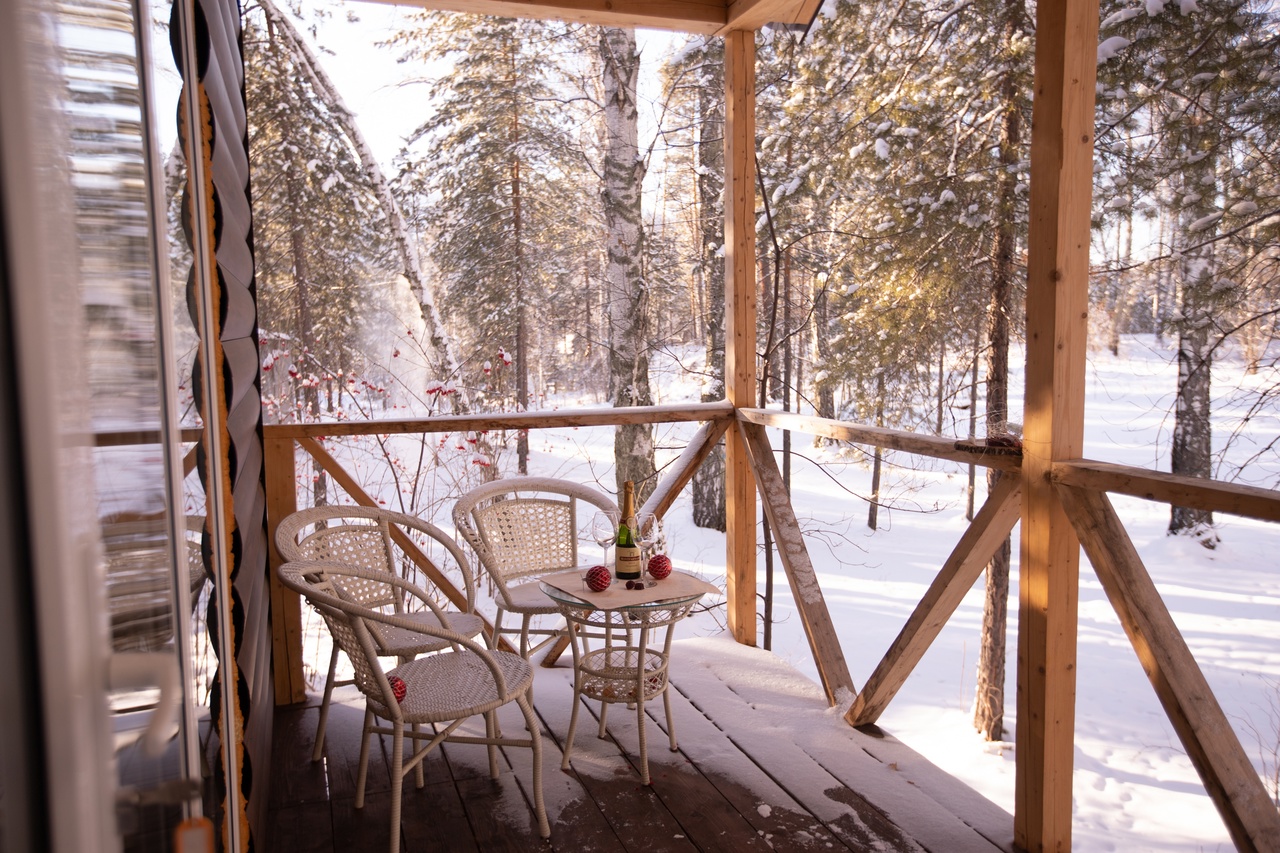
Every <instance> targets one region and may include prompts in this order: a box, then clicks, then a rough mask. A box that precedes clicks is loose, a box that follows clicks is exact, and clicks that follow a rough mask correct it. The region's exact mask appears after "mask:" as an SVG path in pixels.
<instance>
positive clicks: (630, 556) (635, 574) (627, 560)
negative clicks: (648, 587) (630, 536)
mask: <svg viewBox="0 0 1280 853" xmlns="http://www.w3.org/2000/svg"><path fill="white" fill-rule="evenodd" d="M614 561H615V565H614V567H613V574H614V576H615V577H617V578H618V579H619V580H624V581H634V580H639V579H640V549H639V548H637V547H636V546H635V545H618V546H616V547H615V548H614Z"/></svg>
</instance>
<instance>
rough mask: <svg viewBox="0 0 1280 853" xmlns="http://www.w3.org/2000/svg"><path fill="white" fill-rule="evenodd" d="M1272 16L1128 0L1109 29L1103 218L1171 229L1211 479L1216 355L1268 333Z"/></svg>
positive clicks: (1189, 390)
mask: <svg viewBox="0 0 1280 853" xmlns="http://www.w3.org/2000/svg"><path fill="white" fill-rule="evenodd" d="M1273 15H1274V13H1273V12H1272V11H1271V10H1270V9H1269V8H1268V7H1266V6H1264V5H1262V4H1258V3H1254V2H1251V0H1205V2H1196V0H1185V2H1182V3H1180V4H1179V7H1178V9H1177V10H1176V11H1175V10H1174V9H1173V8H1167V7H1166V4H1165V3H1164V2H1161V0H1151V2H1147V3H1143V4H1129V3H1124V4H1117V6H1116V7H1115V8H1114V9H1113V10H1112V11H1111V13H1110V14H1108V15H1107V16H1106V18H1105V19H1104V20H1103V22H1102V32H1101V36H1102V39H1103V40H1102V43H1101V45H1100V47H1099V60H1100V62H1101V63H1102V66H1101V68H1100V73H1099V91H1100V98H1099V106H1098V111H1099V134H1098V150H1099V152H1100V159H1101V160H1102V162H1103V163H1104V164H1105V165H1106V166H1107V169H1106V174H1107V175H1108V177H1109V180H1108V181H1107V182H1105V183H1104V187H1103V189H1104V192H1103V193H1101V194H1100V198H1099V215H1098V219H1099V220H1100V221H1101V223H1102V224H1106V223H1107V222H1108V221H1114V220H1115V219H1116V218H1118V217H1122V216H1127V217H1132V216H1133V214H1134V211H1143V210H1145V211H1149V212H1150V213H1151V214H1153V215H1155V216H1159V217H1162V218H1164V219H1165V220H1166V221H1167V223H1168V228H1167V233H1168V235H1169V243H1170V245H1169V248H1168V259H1169V263H1168V267H1169V270H1170V272H1171V275H1172V279H1173V281H1174V284H1175V291H1174V298H1175V302H1176V314H1174V315H1173V316H1172V317H1171V319H1170V323H1169V325H1170V328H1171V331H1173V332H1175V333H1176V334H1177V339H1178V346H1177V361H1178V385H1177V388H1176V401H1175V407H1174V426H1173V436H1172V439H1173V445H1172V453H1171V463H1172V470H1173V472H1174V473H1178V474H1186V475H1191V476H1197V477H1209V476H1211V475H1212V472H1213V459H1214V455H1213V446H1212V445H1213V439H1212V434H1211V428H1210V422H1211V421H1210V419H1211V414H1212V406H1213V392H1212V387H1211V375H1212V370H1213V362H1214V358H1215V353H1217V352H1218V351H1219V350H1220V349H1221V347H1222V345H1223V343H1224V342H1225V340H1226V339H1227V338H1228V337H1230V336H1231V335H1233V334H1236V333H1237V332H1238V331H1240V330H1243V329H1247V328H1250V327H1253V326H1255V317H1256V316H1257V314H1258V312H1257V310H1256V306H1257V305H1258V303H1257V300H1256V298H1255V297H1256V295H1257V294H1258V293H1259V290H1261V292H1263V293H1265V292H1267V283H1268V277H1267V276H1266V275H1263V276H1262V277H1261V278H1252V277H1251V276H1248V275H1246V274H1245V271H1246V270H1250V269H1256V266H1255V264H1256V261H1257V259H1258V258H1259V257H1260V256H1261V253H1263V252H1265V251H1266V249H1265V237H1264V238H1263V243H1261V244H1260V242H1259V241H1258V239H1257V238H1258V237H1259V236H1262V235H1260V234H1259V233H1258V232H1257V231H1255V230H1253V228H1252V226H1253V225H1255V224H1257V223H1259V222H1260V221H1262V220H1263V218H1264V216H1265V214H1263V215H1259V211H1260V210H1261V211H1265V210H1266V209H1267V207H1268V206H1270V208H1271V209H1272V210H1274V209H1275V208H1276V199H1277V196H1276V194H1275V193H1276V181H1275V177H1276V174H1277V167H1278V166H1280V164H1278V163H1277V161H1276V159H1275V157H1274V139H1275V136H1276V129H1277V127H1280V99H1277V96H1276V86H1275V83H1276V80H1277V79H1280V75H1277V74H1276V71H1275V69H1276V66H1277V61H1278V60H1280V40H1277V39H1276V37H1275V33H1274V17H1273ZM1125 260H1126V262H1127V261H1128V259H1127V258H1126V259H1125ZM1264 310H1265V309H1264ZM1257 319H1263V318H1261V317H1258V318H1257ZM1212 523H1213V518H1212V514H1211V513H1209V512H1208V511H1205V510H1198V509H1192V508H1186V507H1173V508H1172V511H1171V514H1170V522H1169V532H1170V533H1181V534H1186V535H1191V536H1195V537H1197V538H1199V539H1200V541H1201V542H1202V543H1203V544H1205V545H1206V546H1208V547H1213V546H1214V545H1215V544H1216V543H1217V534H1216V533H1214V532H1213V529H1212Z"/></svg>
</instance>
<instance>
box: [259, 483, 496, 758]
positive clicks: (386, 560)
mask: <svg viewBox="0 0 1280 853" xmlns="http://www.w3.org/2000/svg"><path fill="white" fill-rule="evenodd" d="M393 528H400V530H401V532H402V533H405V534H406V535H408V534H409V533H411V532H416V533H417V534H420V535H421V536H424V537H427V538H428V539H432V540H435V541H436V542H438V543H439V544H440V545H441V546H443V547H444V549H445V552H446V553H447V554H448V555H449V557H450V558H451V559H452V560H453V562H455V563H456V564H457V570H458V571H459V572H460V573H461V576H462V583H463V586H464V587H465V593H466V608H465V610H463V611H458V610H450V611H446V612H448V614H449V619H448V624H447V625H446V626H444V627H447V628H449V629H450V630H452V631H453V632H455V633H458V634H461V635H463V636H464V637H474V636H476V635H477V634H480V633H481V632H482V631H483V630H484V620H483V619H482V618H481V617H480V616H479V615H477V614H476V612H475V600H476V593H475V578H474V576H473V572H472V569H471V563H470V561H469V560H468V559H467V557H466V555H465V554H464V553H463V551H462V548H461V547H459V545H458V543H457V542H455V541H454V540H453V538H452V537H451V536H449V534H447V533H445V532H444V531H443V530H441V529H440V528H438V527H436V526H435V525H434V524H429V523H427V522H425V521H422V520H421V519H418V518H415V517H413V516H411V515H405V514H404V513H399V512H393V511H391V510H385V509H376V508H373V507H360V506H318V507H312V508H310V509H303V510H299V511H297V512H295V513H293V514H292V515H290V516H288V517H287V518H285V519H284V520H283V521H281V522H280V525H279V527H277V528H276V547H277V548H279V550H280V556H281V557H282V558H283V562H286V563H289V562H295V561H304V560H305V561H316V560H326V561H333V562H339V563H342V564H343V565H346V566H352V567H357V568H362V569H367V570H369V571H371V572H374V573H375V575H374V577H375V578H377V579H378V581H377V582H375V581H363V582H361V583H360V584H358V585H354V586H352V588H351V590H350V592H351V594H352V595H353V596H354V600H355V602H356V603H357V604H360V605H361V606H363V607H367V608H370V609H375V610H377V609H381V610H387V609H390V611H391V612H393V613H396V614H401V615H403V616H404V617H405V619H406V620H407V621H406V622H404V623H403V624H401V625H399V626H392V625H384V624H376V625H373V626H371V627H370V630H371V632H372V634H373V638H374V642H375V644H376V645H377V649H378V654H380V655H383V656H384V657H394V658H398V659H399V661H400V663H406V662H407V661H410V660H412V659H413V658H414V657H416V656H417V655H420V654H425V653H427V652H434V651H438V650H440V649H443V648H446V647H448V645H449V644H448V643H447V642H445V641H442V640H441V639H440V638H438V637H436V636H433V635H429V634H424V633H422V632H421V631H419V630H418V628H414V629H410V628H408V627H406V626H407V625H409V624H413V625H416V626H418V627H419V628H439V627H441V622H440V620H439V618H438V616H437V615H436V613H435V612H434V611H433V609H424V608H421V607H412V606H406V605H412V604H413V603H414V601H413V600H412V599H410V598H406V596H405V595H404V594H396V593H395V591H394V589H393V587H392V586H390V585H388V584H386V583H382V582H381V580H382V578H384V577H388V576H389V577H399V576H400V574H401V573H402V572H404V573H407V572H408V566H407V560H408V558H407V557H405V556H404V555H403V550H402V549H401V548H400V546H398V545H396V543H395V540H394V537H393V536H392V529H393ZM398 562H399V564H400V565H399V571H398V570H397V563H398ZM439 568H442V569H443V568H444V567H443V566H440V567H439ZM415 597H416V596H415ZM339 653H340V649H339V644H338V643H337V642H335V643H334V644H333V653H332V654H331V655H330V656H329V674H328V676H327V677H326V678H325V683H324V698H323V699H322V700H321V702H320V721H319V723H318V724H317V725H316V745H315V749H314V751H313V752H312V755H311V759H312V760H313V761H319V760H320V756H321V754H322V751H323V749H324V733H325V727H326V726H327V725H328V720H329V702H330V699H331V698H332V696H333V688H334V687H335V686H337V682H336V681H335V674H336V672H337V667H338V655H339ZM345 683H350V682H345Z"/></svg>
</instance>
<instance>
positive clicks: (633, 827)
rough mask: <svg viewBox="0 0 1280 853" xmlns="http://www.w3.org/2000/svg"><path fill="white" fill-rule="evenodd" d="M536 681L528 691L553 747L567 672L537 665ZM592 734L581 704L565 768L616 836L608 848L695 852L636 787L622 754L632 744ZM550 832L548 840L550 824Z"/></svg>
mask: <svg viewBox="0 0 1280 853" xmlns="http://www.w3.org/2000/svg"><path fill="white" fill-rule="evenodd" d="M537 678H538V680H537V683H536V686H535V689H534V693H535V697H536V701H537V703H538V712H539V714H540V715H541V717H542V719H543V721H544V723H545V725H546V726H547V729H548V730H549V731H550V732H551V733H552V736H553V737H554V738H555V739H556V741H557V743H558V744H559V745H561V746H563V740H564V738H565V736H566V735H567V734H568V731H569V717H570V714H571V712H572V710H573V684H572V671H571V670H570V669H569V668H567V667H556V668H554V669H544V668H541V667H540V668H539V669H538V675H537ZM615 710H617V709H615ZM619 716H621V715H619ZM596 731H597V720H596V717H595V716H594V715H593V714H592V713H591V712H590V710H589V706H584V707H583V709H582V710H581V711H580V712H579V716H578V731H577V736H576V737H575V738H574V743H573V751H572V753H571V756H570V758H571V766H572V769H573V771H574V774H575V775H576V777H577V779H578V780H579V781H580V783H581V784H582V787H583V789H584V790H585V791H586V792H587V793H588V795H589V796H590V797H591V798H592V799H593V800H594V801H595V802H596V804H597V806H598V807H599V809H600V813H601V814H602V815H603V816H604V819H605V820H606V821H607V822H608V824H609V826H610V827H611V828H612V830H613V832H614V834H615V835H616V836H617V839H618V846H617V847H615V848H613V849H615V850H620V851H635V853H650V851H652V853H667V851H671V853H685V851H690V850H697V849H698V848H697V847H696V846H694V844H693V843H692V842H691V841H690V840H689V838H688V837H687V833H686V829H685V827H684V826H682V825H681V823H680V821H679V820H677V819H676V817H675V816H674V815H672V813H671V811H670V810H669V809H668V808H667V807H666V805H665V803H663V801H662V800H661V799H660V798H659V797H658V795H657V794H656V793H655V792H654V790H653V789H652V788H651V787H647V786H645V785H642V784H640V774H639V773H638V772H637V771H636V769H635V767H634V766H632V764H631V762H630V761H629V760H628V758H627V757H626V755H624V754H623V751H622V750H623V749H628V750H631V751H633V752H634V750H635V746H634V741H631V742H629V744H622V745H620V744H619V743H618V742H617V741H614V740H612V739H608V738H606V739H604V740H601V739H599V738H597V737H596ZM551 833H552V838H553V839H554V838H555V833H556V827H555V826H552V828H551Z"/></svg>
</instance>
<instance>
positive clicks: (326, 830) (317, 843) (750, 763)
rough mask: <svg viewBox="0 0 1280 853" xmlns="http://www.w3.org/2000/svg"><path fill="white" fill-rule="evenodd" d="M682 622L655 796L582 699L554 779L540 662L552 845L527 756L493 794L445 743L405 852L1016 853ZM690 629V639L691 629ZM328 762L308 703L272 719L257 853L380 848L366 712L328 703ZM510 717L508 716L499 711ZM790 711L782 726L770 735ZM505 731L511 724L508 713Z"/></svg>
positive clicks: (465, 753)
mask: <svg viewBox="0 0 1280 853" xmlns="http://www.w3.org/2000/svg"><path fill="white" fill-rule="evenodd" d="M695 623H696V620H692V621H691V622H689V623H686V624H685V625H682V626H681V631H680V634H679V636H680V637H681V638H682V639H679V640H677V641H676V645H675V648H674V651H673V654H672V669H673V676H672V693H671V697H672V701H673V713H674V716H675V720H676V722H675V726H676V734H677V737H678V739H679V743H680V751H679V752H678V753H671V752H670V751H669V750H668V748H667V742H666V738H665V737H664V735H663V732H664V731H665V725H666V719H665V716H664V715H663V713H662V709H661V707H660V706H655V707H653V708H651V709H650V710H649V715H648V716H649V719H648V731H649V761H650V767H651V770H652V774H653V784H652V785H651V786H649V787H647V788H646V787H645V786H643V785H641V784H640V776H639V771H638V770H637V767H636V763H637V761H638V759H637V756H636V755H635V749H636V746H635V745H636V720H635V717H634V715H633V714H631V713H628V712H627V711H626V710H625V709H624V708H622V707H621V706H619V707H618V708H614V709H613V710H612V711H611V712H610V715H609V737H608V738H607V739H606V740H598V739H597V738H596V737H595V723H596V720H597V718H596V717H595V716H594V714H595V713H598V709H599V706H598V705H597V704H596V703H590V702H589V703H586V706H585V708H584V714H583V717H582V719H581V721H580V725H579V734H578V736H577V738H575V743H574V752H573V766H572V769H571V770H570V771H561V770H560V756H561V751H560V746H561V744H562V743H563V739H564V736H565V732H566V731H567V730H568V725H569V713H570V710H571V708H572V704H571V703H572V699H573V692H572V677H571V675H572V668H571V662H570V660H569V657H568V655H565V656H564V657H563V658H562V659H561V660H560V662H559V663H558V664H557V665H556V666H555V667H554V668H551V669H548V668H544V667H535V670H536V676H535V689H534V699H535V704H536V706H537V712H538V715H539V718H540V720H541V723H542V727H543V749H544V755H543V773H544V775H543V780H544V781H543V785H544V790H545V795H546V801H547V812H548V817H549V819H550V821H551V839H550V841H548V842H544V841H543V840H542V839H541V838H539V837H538V833H537V826H536V824H535V822H534V819H533V813H532V811H531V809H530V807H529V806H528V802H527V795H528V789H527V786H528V785H529V783H530V779H531V775H530V770H529V762H530V753H529V751H528V750H527V749H512V750H507V751H506V752H505V756H504V759H505V760H504V762H503V765H502V767H503V769H502V774H501V776H500V778H499V779H498V781H497V782H491V781H490V780H489V778H488V769H487V763H486V760H485V756H484V751H483V748H482V747H479V746H468V745H461V746H459V745H446V746H445V747H444V751H443V752H442V753H437V754H433V755H432V756H431V757H430V758H429V759H428V761H427V762H426V765H425V767H426V785H425V787H424V788H423V789H422V790H417V789H414V788H413V787H412V785H411V784H408V780H406V787H405V794H404V811H403V818H402V824H401V828H402V839H403V840H402V845H403V848H404V849H406V850H413V851H419V850H424V851H430V850H441V851H450V853H455V851H467V850H485V851H489V850H513V851H515V850H538V849H545V850H573V851H579V850H601V851H614V850H618V851H627V850H635V851H645V853H657V851H690V850H724V851H729V850H732V851H735V853H736V851H750V850H760V851H764V850H796V851H799V850H824V851H845V850H849V851H862V850H893V851H935V853H965V851H973V853H981V852H982V851H986V853H994V851H1000V850H1006V851H1007V850H1011V849H1012V846H1011V845H1012V839H1013V818H1012V816H1011V815H1009V814H1008V813H1006V812H1004V811H1003V810H1002V809H1000V808H999V807H997V806H996V805H994V804H993V803H991V802H990V801H988V800H986V799H984V798H983V797H982V796H980V795H978V794H977V793H975V792H973V791H972V790H970V789H969V788H967V787H966V786H964V785H963V784H962V783H960V782H958V781H957V780H955V779H953V778H952V777H950V776H947V775H946V774H944V773H943V772H941V771H940V770H938V769H937V768H935V767H933V765H931V764H929V763H928V762H927V761H926V760H925V759H923V758H921V757H920V756H919V755H918V754H916V753H914V752H912V751H911V750H910V749H909V748H907V747H906V746H904V745H903V744H901V743H900V742H898V741H896V740H895V739H894V738H893V737H892V736H891V735H889V734H887V733H885V732H881V731H880V730H878V729H876V728H875V727H869V728H867V729H865V730H863V731H859V730H856V729H852V728H850V727H849V726H848V725H847V724H846V723H844V722H843V720H842V718H841V717H840V716H839V715H838V714H835V713H833V712H832V711H831V710H830V709H829V708H828V707H827V702H826V699H825V697H824V694H823V691H822V689H821V688H820V687H819V686H817V685H815V684H813V683H812V682H811V681H809V680H808V679H806V678H805V677H804V676H801V675H799V674H798V673H796V672H795V671H794V670H792V669H791V668H790V666H789V665H788V664H786V663H784V662H783V661H781V660H780V659H778V658H776V657H774V656H773V655H771V654H769V653H768V652H763V651H760V650H758V649H752V648H748V647H744V646H740V645H737V644H734V643H733V642H732V641H731V640H729V639H726V638H723V637H713V638H704V637H692V636H690V634H691V633H692V631H691V630H689V629H692V628H693V626H694V624H695ZM686 626H687V628H688V629H686ZM334 699H335V703H334V705H333V708H332V711H331V714H330V718H329V729H328V734H327V736H326V745H325V757H324V759H323V760H321V761H318V762H314V763H313V762H312V761H311V748H312V745H313V743H314V735H315V726H316V719H317V715H318V713H319V708H318V701H319V700H318V697H317V696H316V695H314V694H312V695H309V696H308V697H307V701H306V702H305V703H300V704H296V705H291V706H285V707H281V708H278V709H277V711H276V717H275V736H274V739H273V753H272V762H271V763H272V775H273V779H272V792H271V794H272V795H271V804H270V811H269V815H270V817H269V820H268V825H269V826H270V827H271V830H270V832H271V834H270V835H269V836H268V838H267V848H266V849H269V850H290V851H323V852H324V853H328V852H329V851H334V853H337V851H362V850H371V851H381V850H384V849H385V848H386V843H387V837H388V831H389V830H388V827H387V821H388V816H389V813H388V808H389V802H388V796H389V795H388V789H389V785H390V782H389V778H388V771H387V760H386V750H388V749H389V748H390V739H389V738H384V739H383V740H382V742H381V748H380V749H378V748H375V749H374V750H373V753H372V758H371V759H370V781H369V793H368V794H367V796H366V801H365V807H364V808H363V809H362V810H359V811H357V810H356V809H355V808H354V791H355V777H356V769H357V766H358V758H359V750H360V726H361V722H362V719H363V713H364V702H363V699H362V698H361V697H360V695H359V694H358V693H357V692H356V691H355V689H354V688H352V687H347V688H340V689H339V690H338V691H337V692H336V693H335V696H334ZM508 710H511V709H510V708H508ZM783 715H785V716H786V718H787V719H788V720H790V721H792V724H791V725H789V726H788V727H786V728H783V727H780V725H779V721H780V718H781V717H782V716H783ZM504 725H505V726H509V727H515V726H519V725H522V722H521V720H520V717H519V715H518V714H514V715H509V716H506V717H504Z"/></svg>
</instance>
